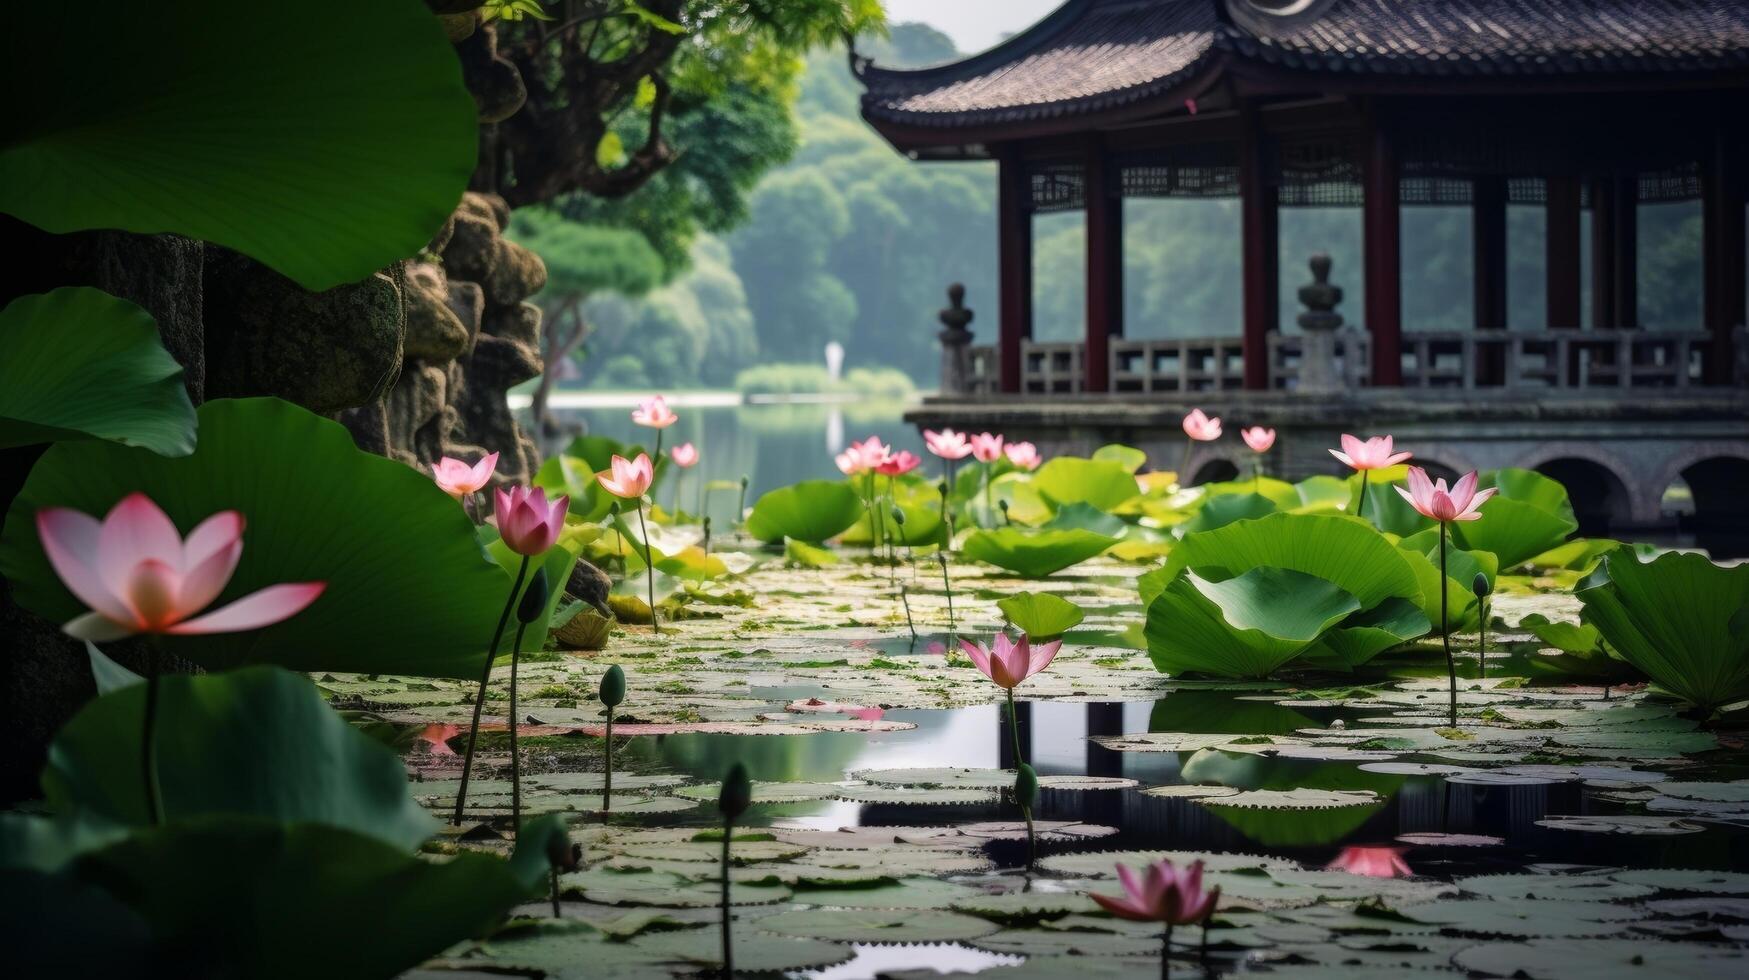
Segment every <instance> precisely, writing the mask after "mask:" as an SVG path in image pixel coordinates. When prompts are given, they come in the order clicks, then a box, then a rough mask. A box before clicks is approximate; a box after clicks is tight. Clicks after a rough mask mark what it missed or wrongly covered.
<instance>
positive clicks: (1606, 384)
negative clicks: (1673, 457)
mask: <svg viewBox="0 0 1749 980" xmlns="http://www.w3.org/2000/svg"><path fill="white" fill-rule="evenodd" d="M1717 346H1718V343H1717V341H1716V340H1715V338H1714V337H1713V335H1711V334H1709V333H1707V332H1706V331H1700V330H1696V331H1683V332H1670V331H1653V330H1481V331H1470V330H1464V331H1450V332H1443V331H1442V332H1429V333H1420V332H1410V333H1405V334H1404V335H1403V386H1404V387H1406V388H1459V389H1473V388H1511V389H1551V388H1553V389H1575V390H1587V389H1606V388H1683V387H1689V386H1698V385H1702V384H1704V383H1706V382H1705V378H1706V377H1707V367H1708V365H1709V363H1710V362H1711V361H1712V359H1714V358H1717V357H1728V356H1729V352H1728V351H1718V350H1716V347H1717ZM1301 349H1302V348H1301V337H1300V336H1299V335H1297V334H1293V335H1288V334H1281V333H1273V332H1272V333H1271V334H1270V335H1269V347H1268V352H1267V356H1268V364H1269V370H1268V378H1269V387H1270V388H1272V389H1292V388H1294V387H1295V386H1296V384H1297V380H1298V377H1299V360H1300V351H1301ZM1082 351H1083V345H1082V344H1080V343H1078V342H1073V341H1071V342H1060V343H1034V342H1033V341H1030V340H1029V341H1023V342H1022V344H1021V348H1020V363H1021V384H1020V390H1021V391H1022V392H1023V393H1027V394H1047V395H1048V394H1074V393H1078V392H1080V391H1081V390H1082V379H1083V377H1084V376H1085V374H1084V371H1083V370H1082V356H1083V355H1082ZM967 353H968V364H969V371H968V375H967V377H968V388H969V390H968V392H967V393H968V394H974V395H978V394H990V393H994V392H996V391H998V390H1000V386H999V385H998V382H997V375H998V358H997V352H996V348H995V347H972V348H970V349H969V350H968V352H967ZM1371 355H1372V346H1371V343H1370V338H1369V337H1368V335H1367V334H1366V333H1365V332H1364V331H1361V330H1358V329H1352V328H1351V329H1346V330H1343V331H1342V332H1340V333H1339V334H1338V335H1337V344H1336V360H1337V367H1338V372H1339V374H1340V375H1341V376H1342V377H1343V378H1344V379H1346V381H1347V384H1348V386H1349V387H1351V388H1363V387H1366V386H1367V385H1368V384H1370V382H1371V376H1372V356H1371ZM1110 376H1111V386H1112V390H1113V391H1115V392H1127V393H1138V392H1140V393H1146V392H1197V391H1223V390H1230V389H1236V388H1239V387H1241V386H1242V384H1243V381H1244V356H1243V347H1242V344H1241V342H1240V340H1239V338H1237V337H1194V338H1184V339H1168V340H1131V339H1126V338H1121V337H1113V338H1112V339H1111V374H1110Z"/></svg>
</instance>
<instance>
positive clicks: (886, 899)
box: [794, 877, 979, 910]
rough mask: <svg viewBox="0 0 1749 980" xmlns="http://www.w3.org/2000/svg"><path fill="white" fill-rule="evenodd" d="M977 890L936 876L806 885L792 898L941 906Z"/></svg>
mask: <svg viewBox="0 0 1749 980" xmlns="http://www.w3.org/2000/svg"><path fill="white" fill-rule="evenodd" d="M977 894H979V891H978V890H977V889H975V888H972V887H969V886H967V885H960V884H955V883H954V882H951V881H942V880H940V879H937V878H924V877H914V878H901V879H899V880H898V881H896V882H894V883H892V884H890V885H877V886H875V887H873V888H809V889H803V890H801V891H798V892H797V893H796V895H795V899H794V901H795V902H796V903H798V904H802V905H818V906H821V907H824V908H856V909H935V910H939V909H943V908H946V907H947V906H949V905H952V904H953V903H954V902H957V901H959V900H961V899H964V898H970V897H972V896H973V895H977Z"/></svg>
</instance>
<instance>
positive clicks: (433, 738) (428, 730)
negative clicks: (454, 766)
mask: <svg viewBox="0 0 1749 980" xmlns="http://www.w3.org/2000/svg"><path fill="white" fill-rule="evenodd" d="M461 730H462V728H461V726H460V725H426V726H425V727H424V728H421V729H420V730H419V734H418V736H417V738H418V739H419V741H421V742H424V743H425V744H426V746H427V747H428V750H429V751H430V752H431V754H432V755H447V756H454V755H455V750H454V749H452V748H450V747H449V740H450V739H452V738H455V737H456V736H457V735H458V734H460V733H461Z"/></svg>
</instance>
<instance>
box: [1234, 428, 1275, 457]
mask: <svg viewBox="0 0 1749 980" xmlns="http://www.w3.org/2000/svg"><path fill="white" fill-rule="evenodd" d="M1239 438H1241V439H1243V440H1245V445H1247V446H1250V447H1251V451H1252V452H1254V453H1266V452H1269V447H1271V446H1273V445H1275V430H1274V429H1265V428H1264V427H1263V426H1261V425H1254V426H1252V427H1251V428H1249V429H1240V430H1239Z"/></svg>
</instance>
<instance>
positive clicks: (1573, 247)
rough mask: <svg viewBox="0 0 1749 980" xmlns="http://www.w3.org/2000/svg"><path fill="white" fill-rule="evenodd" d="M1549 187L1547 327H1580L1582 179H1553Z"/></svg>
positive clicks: (1547, 208) (1545, 249)
mask: <svg viewBox="0 0 1749 980" xmlns="http://www.w3.org/2000/svg"><path fill="white" fill-rule="evenodd" d="M1546 186H1547V198H1546V203H1545V205H1544V206H1545V209H1546V214H1547V218H1548V221H1547V231H1546V232H1545V234H1544V238H1543V249H1544V257H1543V262H1544V269H1545V271H1546V273H1547V276H1548V325H1549V327H1550V328H1553V329H1558V330H1565V329H1570V328H1573V327H1578V326H1580V325H1581V324H1580V322H1579V320H1580V289H1581V283H1582V281H1583V279H1582V277H1581V275H1580V269H1579V257H1580V256H1579V251H1580V249H1579V229H1580V223H1579V179H1578V178H1577V177H1572V176H1564V177H1550V178H1548V182H1547V185H1546Z"/></svg>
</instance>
